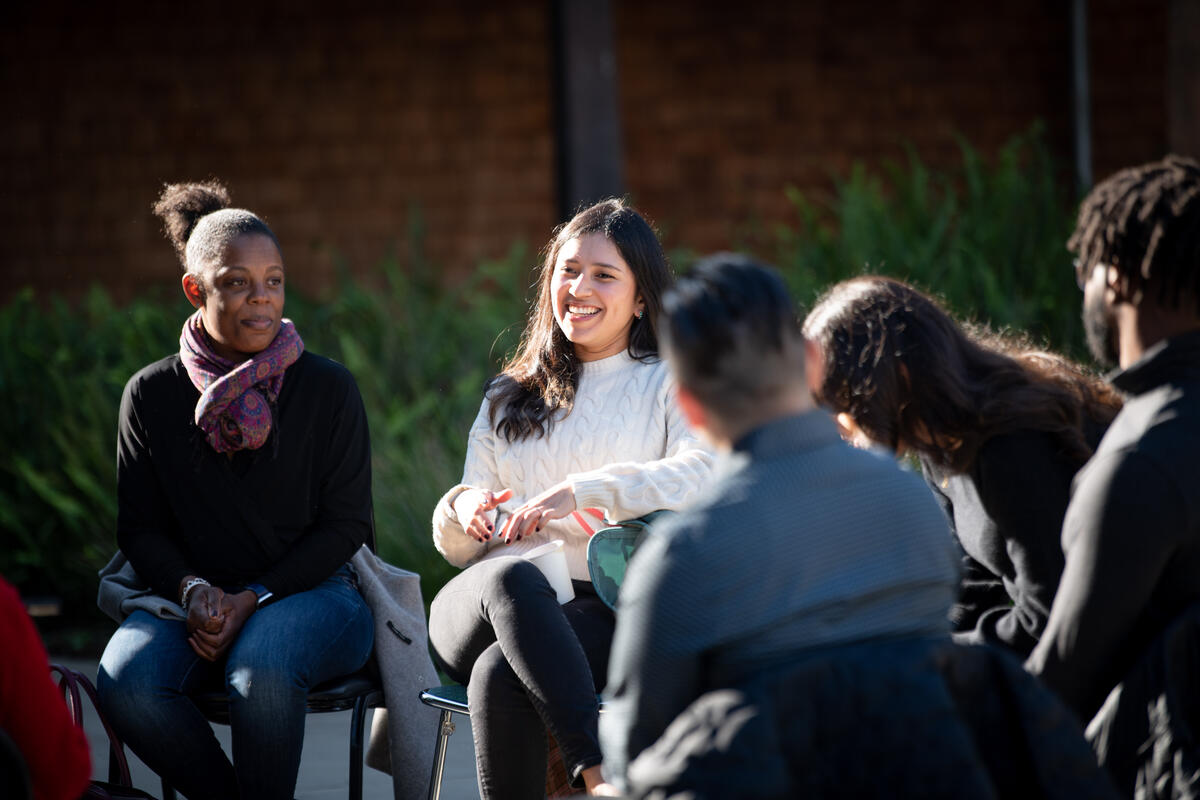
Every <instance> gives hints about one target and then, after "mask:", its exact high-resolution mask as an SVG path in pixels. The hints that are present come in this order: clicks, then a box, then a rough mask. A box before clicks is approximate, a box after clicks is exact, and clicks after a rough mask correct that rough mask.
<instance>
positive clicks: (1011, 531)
mask: <svg viewBox="0 0 1200 800" xmlns="http://www.w3.org/2000/svg"><path fill="white" fill-rule="evenodd" d="M996 444H997V445H998V447H997V448H995V449H994V450H993V451H990V452H988V453H987V457H986V458H984V459H982V460H981V462H980V465H979V467H980V468H979V482H978V488H979V495H980V499H981V500H982V501H983V506H984V509H985V510H986V512H987V514H988V515H989V516H990V517H991V519H992V520H993V521H994V522H995V526H996V532H997V534H998V535H999V536H1000V538H1001V540H1002V544H1003V548H1004V553H1005V554H1006V555H1007V557H1008V561H1009V563H1010V564H1011V566H1012V575H1011V577H1010V579H1009V581H1008V583H1007V585H1006V588H1007V594H1008V595H1009V598H1010V600H1009V601H1003V602H1000V603H998V604H997V605H994V606H992V607H991V608H989V609H987V610H986V611H984V612H983V613H981V614H980V615H979V616H978V619H977V621H976V624H975V635H976V638H977V639H978V640H981V641H985V642H992V643H1001V644H1004V645H1006V646H1007V647H1009V648H1010V649H1012V650H1014V651H1016V652H1017V653H1019V654H1021V655H1022V656H1026V655H1028V654H1029V653H1030V651H1032V650H1033V648H1034V646H1035V645H1036V644H1037V642H1038V639H1040V638H1041V635H1042V632H1043V631H1044V630H1045V627H1046V619H1047V618H1048V617H1049V616H1050V606H1051V604H1052V603H1053V602H1054V593H1055V591H1056V590H1057V589H1058V581H1059V578H1060V577H1061V575H1062V569H1063V554H1062V545H1061V533H1062V521H1063V515H1064V513H1065V512H1066V508H1067V502H1068V500H1069V497H1070V486H1071V477H1072V474H1073V469H1072V466H1071V465H1070V464H1068V463H1066V462H1065V461H1064V459H1063V458H1062V457H1061V456H1060V455H1059V453H1058V452H1057V450H1056V449H1055V446H1054V445H1053V443H1052V442H1051V441H1050V440H1049V439H1048V438H1047V437H1045V436H1043V435H1040V434H1038V435H1033V436H1019V437H1011V438H1008V439H1007V440H1006V441H998V442H997V443H996Z"/></svg>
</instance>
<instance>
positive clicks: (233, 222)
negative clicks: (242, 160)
mask: <svg viewBox="0 0 1200 800" xmlns="http://www.w3.org/2000/svg"><path fill="white" fill-rule="evenodd" d="M229 205H230V200H229V191H228V190H227V189H226V188H225V187H224V186H223V185H222V184H221V183H219V182H217V181H204V182H201V183H169V184H164V185H163V190H162V194H161V195H159V197H158V200H157V201H155V203H154V206H153V211H154V215H155V216H156V217H158V218H160V219H161V220H162V221H163V231H164V232H165V233H166V234H167V238H168V239H169V240H170V241H171V244H172V246H174V248H175V253H176V254H177V255H178V256H179V261H180V263H181V264H183V269H184V272H187V273H190V274H192V275H197V276H199V275H200V274H201V273H202V272H203V270H204V268H205V267H206V266H208V265H209V264H211V263H213V262H214V261H215V260H216V259H218V258H220V256H221V253H222V252H223V251H224V249H225V246H226V245H227V244H229V242H231V241H233V240H234V239H236V238H237V237H239V236H242V235H244V234H260V235H262V236H266V237H268V238H269V239H270V240H271V241H272V242H274V243H275V249H276V250H280V252H281V253H282V250H281V249H280V247H279V240H278V239H276V238H275V234H274V233H272V232H271V229H270V228H269V227H267V223H265V222H263V221H262V220H261V219H260V218H259V217H258V216H257V215H255V214H253V213H251V212H249V211H246V210H245V209H242V208H230V207H229Z"/></svg>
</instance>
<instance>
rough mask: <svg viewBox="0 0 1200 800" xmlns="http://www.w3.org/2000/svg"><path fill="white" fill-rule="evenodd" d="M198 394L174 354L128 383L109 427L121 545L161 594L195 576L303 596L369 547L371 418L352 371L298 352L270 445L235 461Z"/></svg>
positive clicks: (242, 453) (172, 592)
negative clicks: (200, 411)
mask: <svg viewBox="0 0 1200 800" xmlns="http://www.w3.org/2000/svg"><path fill="white" fill-rule="evenodd" d="M199 397H200V394H199V392H198V391H197V390H196V387H195V386H193V385H192V382H191V379H190V378H188V375H187V372H186V371H185V369H184V367H183V364H182V363H181V362H180V360H179V356H177V355H174V356H170V357H168V358H165V359H163V360H161V361H157V362H155V363H153V364H151V365H149V366H148V367H146V368H144V369H142V370H141V371H140V372H138V373H137V374H136V375H134V376H133V377H132V378H130V379H129V382H128V383H127V384H126V386H125V393H124V395H123V396H122V398H121V412H120V420H119V424H118V431H117V434H118V435H117V503H118V508H117V542H118V544H119V545H120V548H121V550H122V551H123V552H124V553H125V555H126V557H127V558H128V559H129V562H130V563H131V564H133V567H134V569H135V570H136V571H137V573H138V576H139V577H140V578H141V579H142V580H144V581H146V582H147V583H148V584H150V585H151V586H152V587H153V588H154V590H155V591H156V592H157V593H159V594H161V595H162V596H163V597H168V598H171V599H178V594H179V582H180V580H182V579H183V578H184V577H185V576H186V575H189V574H195V575H199V576H200V577H203V578H206V579H208V580H209V581H211V582H212V583H214V584H216V585H220V586H225V587H227V588H237V587H240V586H243V585H245V584H246V583H261V584H263V585H264V586H266V587H267V588H268V589H270V590H271V591H273V592H274V593H275V594H276V596H280V597H282V596H285V595H289V594H293V593H295V592H300V591H304V590H306V589H310V588H312V587H313V586H315V585H317V584H318V583H320V582H321V581H322V580H324V579H325V578H327V577H329V575H330V574H332V573H333V571H334V570H336V569H337V568H338V567H339V566H340V565H342V564H343V563H345V562H346V561H347V560H348V559H349V558H350V557H351V556H352V555H354V552H355V551H356V550H357V549H358V548H359V547H360V546H361V545H362V544H363V543H364V542H365V541H366V540H367V537H368V534H369V531H370V526H371V463H370V442H369V439H368V435H367V419H366V413H365V412H364V410H363V406H362V399H361V397H360V396H359V393H358V387H357V386H356V384H355V383H354V378H353V377H352V376H351V375H350V373H349V372H348V371H347V370H346V369H345V368H344V367H342V366H341V365H340V364H337V363H335V362H333V361H330V360H329V359H326V358H322V357H320V356H317V355H313V354H311V353H304V354H302V355H301V356H300V359H299V360H298V361H297V362H296V363H295V364H293V365H292V366H291V367H289V368H288V371H287V374H286V376H285V378H284V381H283V389H282V391H281V392H280V395H279V401H278V405H277V408H276V414H275V424H274V427H273V430H272V433H271V437H270V439H269V440H268V441H267V443H266V444H265V445H263V447H261V448H259V449H258V450H251V451H245V450H244V451H239V452H237V453H235V454H234V455H233V457H232V458H230V457H229V456H226V455H222V454H219V453H217V452H216V451H215V450H213V449H212V447H210V446H209V444H208V443H207V442H206V441H205V440H204V436H203V433H202V432H201V431H200V429H199V428H197V427H196V425H195V423H194V421H193V420H194V418H195V407H196V401H197V400H198V399H199Z"/></svg>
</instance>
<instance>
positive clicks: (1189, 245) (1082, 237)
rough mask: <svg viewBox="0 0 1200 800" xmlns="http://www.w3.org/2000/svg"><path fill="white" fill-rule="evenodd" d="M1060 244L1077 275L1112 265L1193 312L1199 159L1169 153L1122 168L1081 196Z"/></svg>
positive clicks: (1199, 263)
mask: <svg viewBox="0 0 1200 800" xmlns="http://www.w3.org/2000/svg"><path fill="white" fill-rule="evenodd" d="M1067 247H1068V249H1070V250H1071V251H1073V252H1075V253H1077V254H1078V256H1079V259H1078V261H1077V262H1076V270H1077V273H1078V275H1079V276H1081V277H1086V276H1087V275H1090V274H1091V271H1092V269H1094V268H1095V266H1096V265H1097V264H1107V265H1109V266H1112V267H1115V268H1116V269H1117V270H1118V271H1119V272H1120V273H1121V274H1122V275H1124V276H1125V277H1126V278H1128V279H1129V280H1130V281H1131V282H1132V283H1133V285H1134V286H1135V287H1142V286H1145V285H1146V284H1147V283H1150V282H1154V283H1156V284H1157V287H1158V301H1159V302H1160V303H1162V304H1163V305H1167V306H1173V307H1176V308H1180V307H1182V306H1183V304H1184V302H1185V301H1186V300H1190V301H1191V302H1192V303H1193V304H1194V310H1195V311H1196V312H1197V313H1200V164H1198V163H1197V162H1196V161H1194V160H1193V159H1190V158H1184V157H1182V156H1177V155H1171V156H1167V157H1166V158H1164V159H1163V160H1162V161H1156V162H1153V163H1150V164H1143V165H1142V166H1140V167H1130V168H1128V169H1123V170H1121V171H1120V172H1118V173H1116V174H1115V175H1113V176H1111V177H1109V178H1107V179H1106V180H1104V181H1103V182H1101V183H1100V184H1099V185H1098V186H1096V188H1095V189H1093V190H1092V191H1091V193H1090V194H1088V196H1087V197H1085V198H1084V200H1083V203H1082V204H1081V205H1080V207H1079V219H1078V221H1077V223H1076V226H1075V232H1074V233H1073V234H1072V235H1071V238H1070V240H1069V241H1068V242H1067Z"/></svg>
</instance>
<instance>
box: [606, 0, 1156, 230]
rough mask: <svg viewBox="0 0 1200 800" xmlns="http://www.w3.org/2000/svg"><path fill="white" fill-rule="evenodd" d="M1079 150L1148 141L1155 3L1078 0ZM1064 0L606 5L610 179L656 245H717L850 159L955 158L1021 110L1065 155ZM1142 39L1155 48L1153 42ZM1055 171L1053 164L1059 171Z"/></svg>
mask: <svg viewBox="0 0 1200 800" xmlns="http://www.w3.org/2000/svg"><path fill="white" fill-rule="evenodd" d="M1090 6H1091V14H1092V25H1091V48H1092V54H1093V59H1092V60H1093V70H1092V72H1093V76H1092V80H1093V93H1094V102H1093V110H1092V113H1093V120H1094V137H1095V138H1094V162H1095V171H1096V175H1097V176H1099V177H1102V176H1104V175H1106V174H1108V173H1110V172H1112V171H1113V170H1114V169H1116V168H1117V167H1120V166H1125V165H1128V164H1131V163H1136V162H1140V161H1146V160H1151V159H1154V158H1158V157H1161V155H1162V154H1163V152H1164V149H1165V140H1166V117H1165V113H1166V112H1165V97H1164V88H1163V87H1164V83H1165V80H1164V76H1165V63H1166V61H1165V52H1164V51H1165V41H1166V36H1165V2H1143V3H1136V4H1133V3H1122V2H1120V0H1093V2H1092V3H1090ZM1068 9H1069V4H1068V3H1047V2H1044V0H1011V1H1010V2H1006V3H1000V4H996V3H962V2H958V0H897V1H896V2H892V3H876V2H872V1H871V0H838V2H820V3H815V2H814V3H807V2H803V3H802V2H793V3H748V2H743V3H728V2H724V0H696V2H690V3H686V4H684V3H670V2H664V3H642V2H639V0H622V2H619V3H618V6H617V14H616V16H617V48H618V53H619V59H618V71H619V78H620V80H621V89H622V108H621V112H622V125H623V129H624V135H625V149H626V154H627V158H626V165H625V170H626V178H627V181H628V183H629V189H630V192H631V194H632V195H633V197H634V200H635V202H637V203H638V204H640V205H641V206H642V207H644V208H645V209H646V211H647V212H648V213H649V214H651V215H652V216H653V217H654V218H655V219H656V221H657V222H658V223H659V225H660V226H661V227H662V228H663V229H664V231H665V232H666V233H667V236H668V239H669V240H670V241H671V242H672V243H674V244H680V245H687V246H690V247H692V248H694V249H696V250H699V251H701V252H704V251H708V250H712V249H716V248H722V247H728V246H729V243H730V242H731V241H735V242H736V241H737V240H738V239H739V238H740V236H741V235H742V234H743V233H744V232H745V223H746V221H747V220H755V219H757V220H763V221H767V222H769V221H773V220H778V219H783V218H788V212H789V203H788V201H787V199H786V197H785V195H784V192H783V187H785V186H786V185H789V184H791V185H795V186H798V187H800V188H802V189H804V190H806V191H808V192H810V193H812V192H816V193H820V192H822V191H823V190H826V189H827V188H828V187H829V186H830V180H829V176H830V175H831V174H839V175H844V174H846V172H847V170H848V169H849V166H850V164H851V163H852V162H853V161H854V160H855V159H865V160H867V161H869V162H874V163H878V161H879V160H880V159H881V158H893V159H901V158H903V157H904V151H903V144H902V143H904V142H908V143H911V144H912V145H913V146H914V147H915V149H916V150H917V152H918V153H919V154H920V155H921V157H922V158H924V159H925V160H926V161H929V162H932V163H935V164H936V163H957V162H958V160H959V148H958V144H957V142H956V138H955V137H956V135H957V134H961V135H963V136H965V137H966V139H967V140H968V141H969V142H970V143H971V144H973V145H974V146H976V147H977V148H979V149H981V150H982V151H983V152H985V153H988V152H992V151H994V149H995V148H996V147H998V146H999V145H1000V144H1002V143H1003V142H1004V141H1005V140H1007V139H1008V138H1009V137H1011V136H1013V135H1014V134H1017V133H1020V132H1022V131H1024V130H1027V129H1028V128H1029V126H1030V125H1031V124H1032V123H1033V122H1034V120H1036V119H1041V120H1043V121H1044V123H1045V125H1046V132H1047V137H1048V140H1049V142H1050V144H1051V146H1052V148H1053V149H1054V151H1055V152H1056V153H1057V154H1058V155H1059V156H1060V158H1061V159H1062V163H1063V165H1064V168H1065V169H1069V168H1070V165H1071V164H1072V163H1073V162H1072V160H1071V159H1072V156H1071V148H1072V133H1071V116H1070V114H1071V84H1070V69H1071V62H1070V27H1069V17H1068ZM1155 43H1157V44H1155ZM1065 177H1066V178H1067V179H1068V180H1069V179H1070V174H1069V173H1068V174H1067V175H1066V176H1065Z"/></svg>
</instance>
